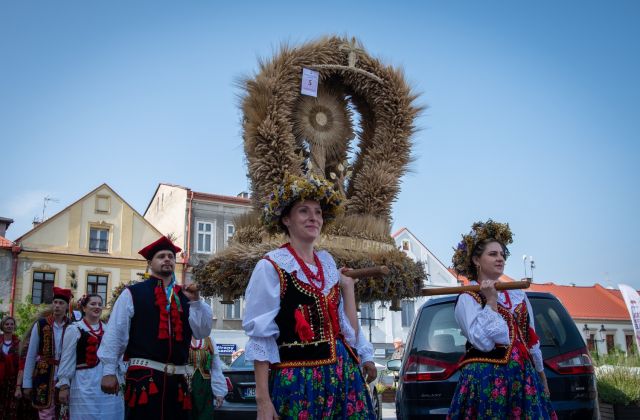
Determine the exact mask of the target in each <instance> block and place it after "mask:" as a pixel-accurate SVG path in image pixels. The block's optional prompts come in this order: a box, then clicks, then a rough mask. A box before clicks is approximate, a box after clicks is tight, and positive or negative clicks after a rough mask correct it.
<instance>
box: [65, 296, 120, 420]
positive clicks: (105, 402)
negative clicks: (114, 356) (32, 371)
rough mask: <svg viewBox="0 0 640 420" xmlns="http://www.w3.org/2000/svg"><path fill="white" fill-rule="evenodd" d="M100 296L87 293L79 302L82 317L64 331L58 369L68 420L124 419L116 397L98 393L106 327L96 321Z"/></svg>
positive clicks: (99, 313)
mask: <svg viewBox="0 0 640 420" xmlns="http://www.w3.org/2000/svg"><path fill="white" fill-rule="evenodd" d="M102 304H103V302H102V297H101V296H100V295H96V294H91V295H87V296H84V297H83V298H82V299H81V300H80V307H81V311H82V313H83V317H82V319H81V320H80V321H78V322H75V323H74V324H72V325H71V326H69V328H67V330H66V332H65V334H64V340H63V344H62V356H61V359H60V367H59V369H58V383H57V384H56V388H58V390H59V395H58V397H59V399H60V402H61V403H64V404H69V414H70V418H71V420H90V419H94V420H98V419H100V420H102V419H105V420H106V419H113V420H120V419H122V418H123V417H124V400H123V399H122V396H120V395H109V394H105V393H104V392H102V391H101V390H100V381H101V380H102V363H100V359H98V355H97V353H98V347H99V346H100V342H101V341H102V336H103V334H104V330H105V327H106V324H104V323H103V322H102V321H100V316H101V315H102Z"/></svg>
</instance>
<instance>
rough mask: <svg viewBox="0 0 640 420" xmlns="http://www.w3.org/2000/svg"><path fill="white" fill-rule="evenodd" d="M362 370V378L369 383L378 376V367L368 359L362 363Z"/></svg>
mask: <svg viewBox="0 0 640 420" xmlns="http://www.w3.org/2000/svg"><path fill="white" fill-rule="evenodd" d="M362 372H363V373H364V380H365V381H366V382H367V383H368V384H369V383H371V382H373V381H374V380H375V379H376V378H377V377H378V369H377V368H376V365H375V363H373V362H371V361H369V362H364V363H363V364H362Z"/></svg>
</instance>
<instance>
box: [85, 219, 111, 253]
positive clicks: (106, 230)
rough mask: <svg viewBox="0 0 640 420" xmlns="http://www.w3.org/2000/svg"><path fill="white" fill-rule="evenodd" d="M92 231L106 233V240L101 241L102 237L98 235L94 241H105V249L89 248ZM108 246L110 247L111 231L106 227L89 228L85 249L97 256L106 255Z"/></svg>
mask: <svg viewBox="0 0 640 420" xmlns="http://www.w3.org/2000/svg"><path fill="white" fill-rule="evenodd" d="M92 230H95V231H97V232H106V235H107V237H106V238H104V239H102V238H101V236H102V235H100V234H98V237H97V238H96V239H95V240H97V241H106V244H107V248H106V249H99V248H93V249H92V248H91V231H92ZM110 245H111V229H109V227H108V226H96V225H90V226H89V242H88V243H87V249H88V250H89V252H93V253H97V254H108V253H109V249H110Z"/></svg>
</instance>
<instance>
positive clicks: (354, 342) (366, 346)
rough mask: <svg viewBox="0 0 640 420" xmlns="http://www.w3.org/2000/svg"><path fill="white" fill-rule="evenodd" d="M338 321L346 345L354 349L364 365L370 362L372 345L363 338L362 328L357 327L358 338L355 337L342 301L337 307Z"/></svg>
mask: <svg viewBox="0 0 640 420" xmlns="http://www.w3.org/2000/svg"><path fill="white" fill-rule="evenodd" d="M338 319H339V321H340V330H341V331H342V335H344V339H345V340H346V341H347V344H349V345H350V346H351V347H353V348H355V349H356V351H357V352H358V357H360V362H361V363H364V362H369V361H372V360H373V345H372V344H371V343H369V340H367V339H366V337H365V336H364V333H363V332H362V326H359V328H358V336H357V337H356V332H355V331H354V330H353V327H352V326H351V322H350V321H349V318H348V317H347V314H346V313H345V312H344V306H343V304H342V299H340V305H339V306H338Z"/></svg>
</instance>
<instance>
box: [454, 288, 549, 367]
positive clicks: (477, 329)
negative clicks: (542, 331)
mask: <svg viewBox="0 0 640 420" xmlns="http://www.w3.org/2000/svg"><path fill="white" fill-rule="evenodd" d="M472 284H475V282H472ZM507 293H508V295H509V298H510V300H511V307H509V303H508V301H507V296H506V295H507ZM522 301H524V302H525V304H526V305H527V311H528V312H529V322H530V325H531V328H533V329H534V331H535V325H534V321H533V319H534V316H533V308H532V307H531V303H530V302H529V299H528V298H527V295H526V294H525V293H524V292H523V291H522V290H510V291H508V292H507V291H504V292H500V291H499V292H498V305H500V306H502V307H503V308H506V309H508V310H509V312H511V313H514V310H515V308H516V306H518V305H519V304H520V303H521V302H522ZM455 316H456V321H457V322H458V325H459V326H460V329H461V330H462V334H463V335H464V336H465V337H467V340H469V341H470V342H471V344H472V345H473V347H475V348H477V349H478V350H480V351H491V350H493V348H494V347H495V346H496V344H499V345H508V344H509V327H508V325H507V322H506V321H505V320H504V318H502V316H500V314H499V313H497V312H495V311H494V310H493V309H491V308H490V307H489V306H485V307H484V308H483V307H482V305H480V304H479V303H478V302H477V301H476V300H475V299H474V298H472V297H471V296H470V295H468V294H466V293H463V294H461V295H460V298H459V299H458V304H457V305H456V309H455ZM525 344H526V343H525ZM529 351H530V352H531V356H532V358H533V364H534V366H535V368H536V371H538V372H541V371H542V370H544V366H543V363H542V352H541V351H540V343H539V342H538V343H536V344H534V345H533V347H531V348H530V349H529Z"/></svg>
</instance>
